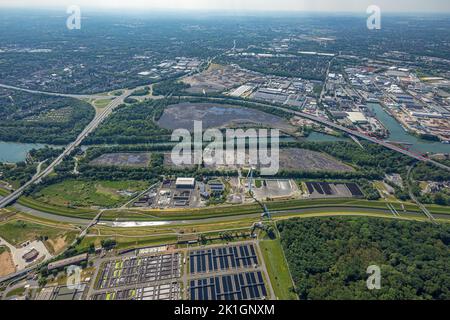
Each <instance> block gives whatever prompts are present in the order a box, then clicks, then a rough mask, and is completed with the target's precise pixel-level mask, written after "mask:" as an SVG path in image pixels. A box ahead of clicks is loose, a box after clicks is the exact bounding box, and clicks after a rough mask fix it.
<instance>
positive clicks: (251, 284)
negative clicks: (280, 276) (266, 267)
mask: <svg viewBox="0 0 450 320" xmlns="http://www.w3.org/2000/svg"><path fill="white" fill-rule="evenodd" d="M266 296H267V291H266V286H265V285H264V280H263V277H262V274H261V272H260V271H257V272H245V273H239V274H233V275H224V276H217V277H209V278H203V279H197V280H191V282H190V298H191V300H257V299H263V298H264V297H266Z"/></svg>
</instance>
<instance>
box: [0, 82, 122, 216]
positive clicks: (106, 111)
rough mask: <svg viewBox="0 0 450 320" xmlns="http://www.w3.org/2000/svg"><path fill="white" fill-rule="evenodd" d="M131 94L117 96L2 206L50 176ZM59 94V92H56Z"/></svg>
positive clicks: (1, 206)
mask: <svg viewBox="0 0 450 320" xmlns="http://www.w3.org/2000/svg"><path fill="white" fill-rule="evenodd" d="M35 93H41V92H35ZM130 94H131V91H129V90H124V91H123V93H122V95H121V96H118V97H116V98H115V99H114V100H112V101H111V102H110V103H109V104H108V106H106V107H105V108H104V109H103V111H102V112H100V113H99V114H97V115H96V116H95V118H94V119H93V120H92V121H91V122H90V123H89V124H88V125H87V127H86V128H85V129H84V130H83V131H82V132H81V133H80V135H79V136H78V137H77V139H76V140H75V141H74V142H72V143H71V144H69V145H68V146H67V147H66V148H65V149H64V151H63V152H62V153H61V154H60V155H59V156H58V157H57V158H56V159H55V160H54V161H53V162H52V163H51V164H50V165H49V166H48V167H47V168H45V169H44V170H42V171H41V172H40V173H39V174H36V175H35V176H34V177H33V178H32V179H31V180H29V181H28V182H27V183H25V184H24V185H23V186H21V187H20V188H18V189H16V190H15V191H14V192H13V193H11V194H9V195H8V196H6V197H4V198H3V199H1V200H0V208H4V207H6V206H7V205H9V204H10V203H11V202H13V201H15V200H17V199H18V198H19V197H20V196H21V195H22V193H23V192H24V191H25V190H26V189H27V188H28V187H29V186H31V185H32V184H33V183H37V182H39V181H41V180H42V179H43V178H45V177H46V176H48V175H49V174H50V173H51V172H52V171H53V169H54V168H55V167H56V166H57V165H58V164H60V163H61V162H62V160H63V159H64V158H65V157H66V156H68V155H70V153H71V152H72V151H73V150H74V149H75V148H76V147H78V146H79V145H80V144H81V142H83V140H84V139H85V138H86V137H87V136H88V135H89V134H90V133H92V132H93V131H94V130H95V129H96V128H97V127H98V126H99V125H100V123H101V122H102V121H103V120H105V119H106V118H107V117H108V116H109V115H110V114H111V112H113V110H114V109H115V108H116V107H117V106H119V105H120V104H122V103H123V102H124V100H125V99H126V98H127V97H128V96H129V95H130ZM55 95H59V94H55Z"/></svg>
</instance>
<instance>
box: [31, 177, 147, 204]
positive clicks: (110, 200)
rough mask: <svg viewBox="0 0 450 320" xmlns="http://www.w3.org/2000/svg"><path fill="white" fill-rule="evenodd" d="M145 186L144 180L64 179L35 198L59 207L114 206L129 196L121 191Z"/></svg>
mask: <svg viewBox="0 0 450 320" xmlns="http://www.w3.org/2000/svg"><path fill="white" fill-rule="evenodd" d="M147 187H148V183H147V182H145V181H82V180H66V181H64V182H61V183H57V184H54V185H51V186H48V187H46V188H44V189H43V190H41V191H40V192H39V193H37V194H36V195H35V199H36V200H38V201H40V202H44V203H46V204H50V205H54V206H60V207H68V206H73V207H81V208H83V207H84V208H86V207H91V206H101V207H114V206H116V205H119V204H121V203H123V202H125V201H126V200H128V199H129V198H131V196H130V195H128V194H125V193H123V192H125V191H126V192H129V193H134V192H138V191H141V190H144V189H146V188H147ZM121 192H122V193H121Z"/></svg>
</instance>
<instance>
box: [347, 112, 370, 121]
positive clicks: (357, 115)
mask: <svg viewBox="0 0 450 320" xmlns="http://www.w3.org/2000/svg"><path fill="white" fill-rule="evenodd" d="M347 116H348V118H349V119H350V121H351V122H352V123H355V124H361V123H367V122H368V121H367V118H366V116H365V115H364V114H363V113H362V112H347Z"/></svg>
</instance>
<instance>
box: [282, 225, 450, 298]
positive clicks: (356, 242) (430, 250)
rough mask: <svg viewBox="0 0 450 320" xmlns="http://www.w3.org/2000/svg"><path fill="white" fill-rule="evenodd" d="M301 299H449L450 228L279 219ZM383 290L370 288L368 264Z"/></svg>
mask: <svg viewBox="0 0 450 320" xmlns="http://www.w3.org/2000/svg"><path fill="white" fill-rule="evenodd" d="M278 228H279V230H280V233H281V242H282V245H283V248H284V250H285V254H286V258H287V260H288V263H289V267H290V270H291V273H292V276H293V279H294V282H295V284H296V291H297V293H298V295H299V297H300V298H301V299H384V300H390V299H450V275H449V274H448V266H449V265H450V247H449V245H450V226H448V225H446V224H443V225H439V226H436V225H432V224H429V223H422V222H415V221H400V220H391V219H380V218H366V217H352V218H349V217H333V218H313V219H292V220H287V221H282V222H280V223H278ZM370 265H378V266H379V267H380V268H381V289H380V290H368V289H367V286H366V281H367V279H368V277H369V275H368V274H367V273H366V271H367V268H368V266H370Z"/></svg>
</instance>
